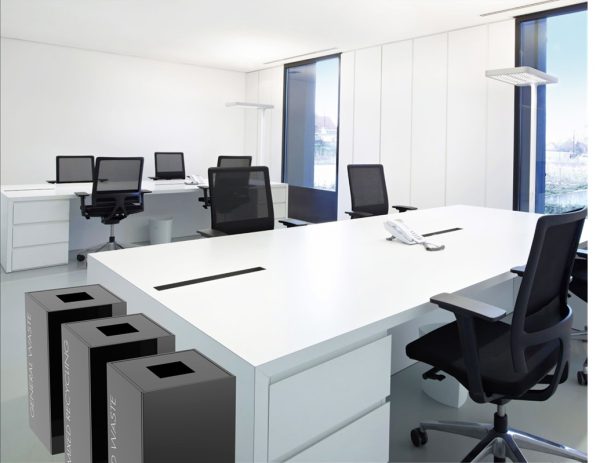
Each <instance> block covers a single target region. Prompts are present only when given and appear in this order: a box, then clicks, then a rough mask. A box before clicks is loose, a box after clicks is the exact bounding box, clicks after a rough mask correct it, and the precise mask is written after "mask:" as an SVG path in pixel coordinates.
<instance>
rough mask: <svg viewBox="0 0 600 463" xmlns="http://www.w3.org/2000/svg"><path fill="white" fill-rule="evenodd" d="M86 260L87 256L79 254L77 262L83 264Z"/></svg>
mask: <svg viewBox="0 0 600 463" xmlns="http://www.w3.org/2000/svg"><path fill="white" fill-rule="evenodd" d="M84 260H85V256H84V255H83V254H77V262H83V261H84Z"/></svg>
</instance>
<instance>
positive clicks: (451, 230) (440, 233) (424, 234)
mask: <svg viewBox="0 0 600 463" xmlns="http://www.w3.org/2000/svg"><path fill="white" fill-rule="evenodd" d="M458 230H462V228H448V229H447V230H440V231H435V232H431V233H423V235H421V236H433V235H442V234H444V233H450V232H454V231H458Z"/></svg>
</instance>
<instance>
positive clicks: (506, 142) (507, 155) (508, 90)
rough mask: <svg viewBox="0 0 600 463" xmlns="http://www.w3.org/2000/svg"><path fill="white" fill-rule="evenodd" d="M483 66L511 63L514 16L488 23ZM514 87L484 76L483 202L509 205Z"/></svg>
mask: <svg viewBox="0 0 600 463" xmlns="http://www.w3.org/2000/svg"><path fill="white" fill-rule="evenodd" d="M488 27H489V39H488V52H487V57H488V61H487V69H498V68H508V67H512V66H514V65H515V22H514V20H510V21H503V22H500V23H494V24H490V25H489V26H488ZM514 108H515V105H514V87H512V86H511V85H507V84H505V83H502V82H497V81H495V80H492V79H487V132H486V133H487V162H486V176H485V180H486V202H485V205H486V206H488V207H498V208H502V209H512V196H513V159H514V117H515V109H514Z"/></svg>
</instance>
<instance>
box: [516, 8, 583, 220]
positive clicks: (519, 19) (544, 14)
mask: <svg viewBox="0 0 600 463" xmlns="http://www.w3.org/2000/svg"><path fill="white" fill-rule="evenodd" d="M587 10H588V2H583V3H577V4H575V5H568V6H564V7H560V8H554V9H551V10H544V11H538V12H535V13H530V14H526V15H522V16H515V66H523V64H521V44H522V40H521V25H522V24H523V23H524V22H528V21H534V20H536V19H547V18H550V17H554V16H561V15H564V14H570V13H578V12H581V11H587ZM542 88H544V87H542ZM523 90H524V89H523V88H521V87H515V92H514V116H515V117H514V157H513V210H514V211H520V210H521V209H520V208H519V203H520V196H521V168H522V163H523V153H522V152H521V150H520V144H521V143H520V141H521V135H522V134H521V122H522V121H521V108H520V104H519V103H520V101H521V96H522V92H523ZM527 91H529V89H527ZM544 91H545V90H544ZM542 101H543V106H542V107H541V108H540V106H541V105H540V98H539V97H538V112H539V111H540V109H543V111H544V114H545V111H546V99H545V98H544V99H543V100H542ZM541 122H542V121H541V120H540V118H539V117H538V119H537V124H538V127H539V125H540V123H541ZM543 123H544V124H545V123H546V118H545V116H544V119H543ZM537 131H538V130H536V132H537ZM536 135H537V134H536ZM537 146H538V147H539V146H540V144H539V143H538V144H537ZM545 148H546V147H545V146H544V149H545ZM526 154H527V155H528V156H529V153H526ZM527 161H529V159H527ZM536 176H537V173H536Z"/></svg>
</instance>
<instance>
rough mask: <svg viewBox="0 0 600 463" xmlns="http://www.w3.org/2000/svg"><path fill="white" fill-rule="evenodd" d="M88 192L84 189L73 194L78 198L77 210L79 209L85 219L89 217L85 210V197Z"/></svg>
mask: <svg viewBox="0 0 600 463" xmlns="http://www.w3.org/2000/svg"><path fill="white" fill-rule="evenodd" d="M89 195H90V194H89V193H86V192H85V191H76V192H75V196H77V197H78V198H79V210H81V215H83V216H84V217H85V218H86V219H89V218H90V216H89V214H88V213H87V212H86V210H85V198H86V197H87V196H89Z"/></svg>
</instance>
